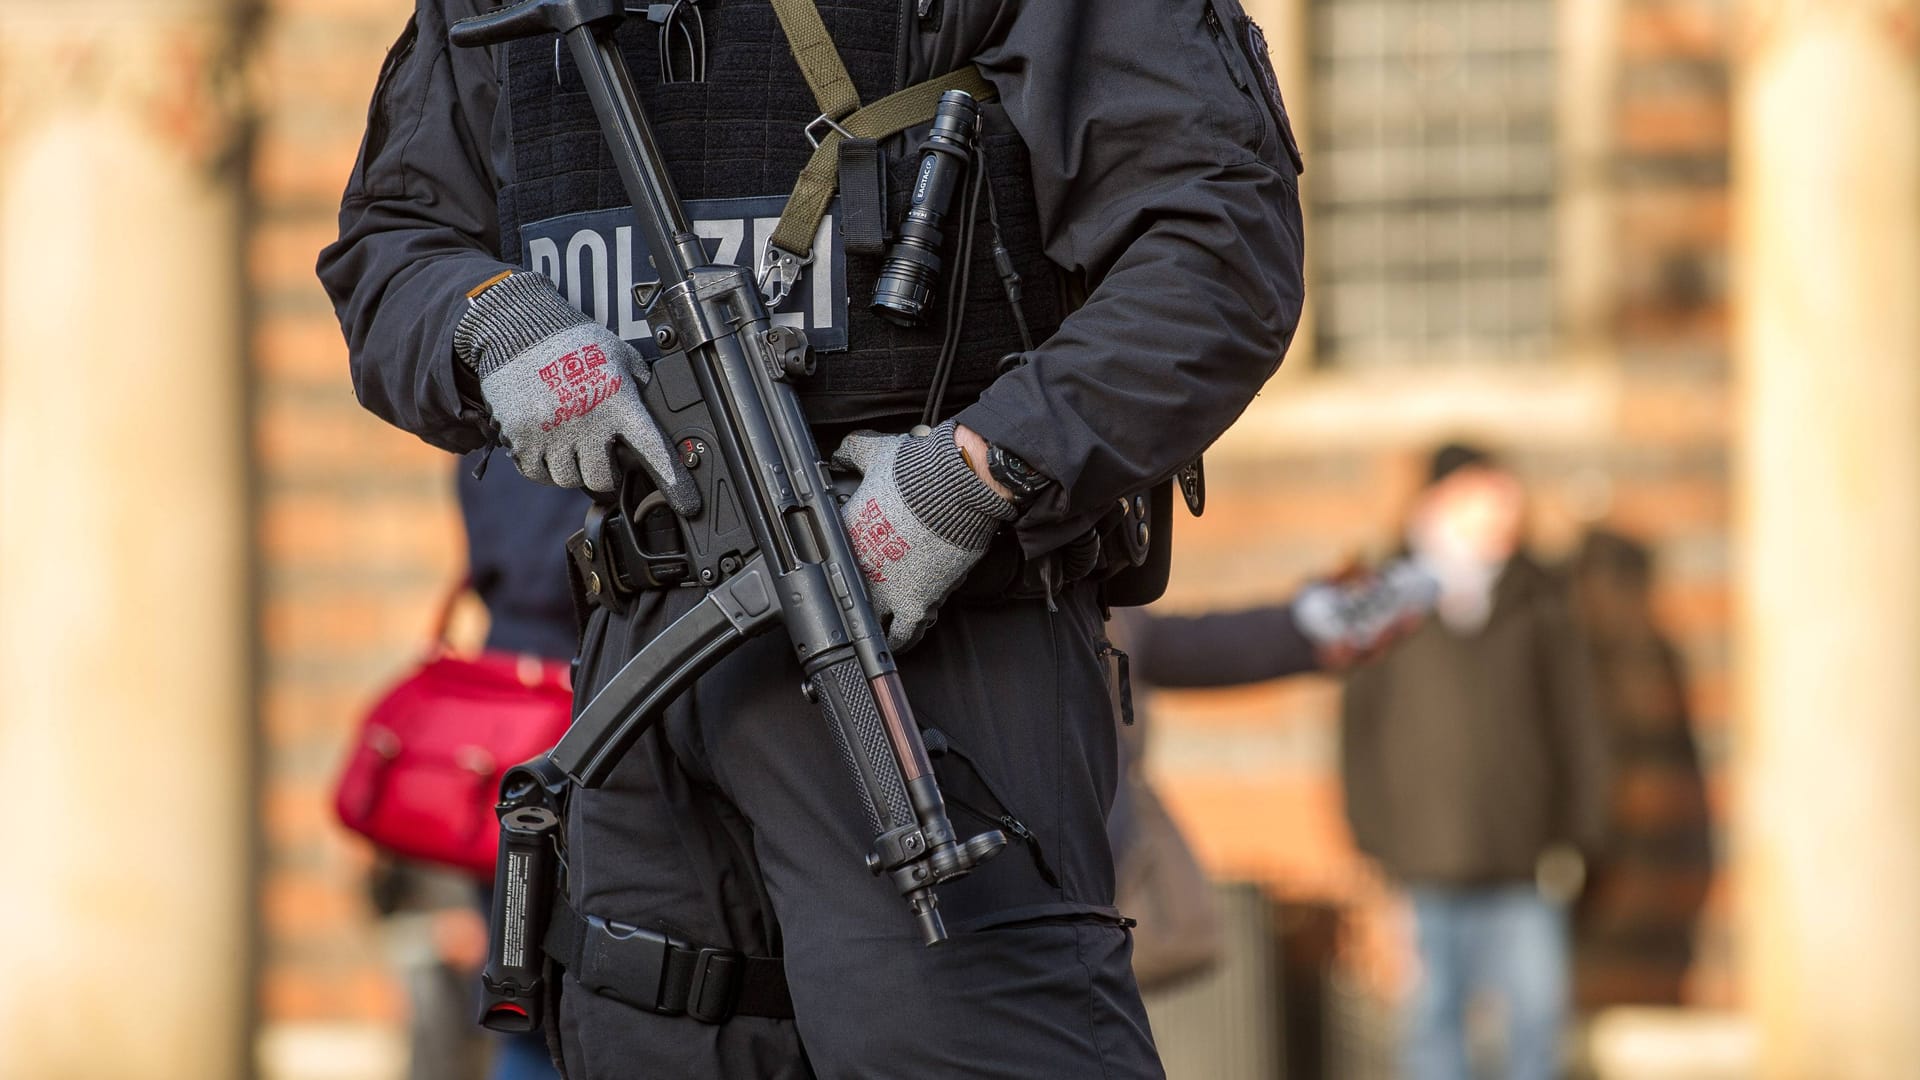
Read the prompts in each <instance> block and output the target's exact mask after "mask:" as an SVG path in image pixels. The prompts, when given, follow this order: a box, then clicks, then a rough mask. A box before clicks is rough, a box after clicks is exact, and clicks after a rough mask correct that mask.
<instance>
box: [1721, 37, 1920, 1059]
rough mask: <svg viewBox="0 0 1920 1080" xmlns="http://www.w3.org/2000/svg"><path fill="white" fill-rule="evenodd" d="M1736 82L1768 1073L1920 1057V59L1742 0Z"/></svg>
mask: <svg viewBox="0 0 1920 1080" xmlns="http://www.w3.org/2000/svg"><path fill="white" fill-rule="evenodd" d="M1745 14H1746V15H1747V16H1748V17H1749V18H1748V20H1747V25H1746V27H1745V29H1746V30H1747V31H1748V33H1747V34H1746V37H1745V42H1744V47H1743V50H1742V52H1741V55H1740V57H1739V65H1740V66H1739V72H1738V77H1737V83H1736V86H1735V95H1734V96H1735V102H1734V111H1735V117H1734V130H1735V140H1736V143H1735V145H1736V149H1735V160H1734V167H1735V175H1734V190H1735V192H1736V195H1735V207H1736V208H1735V224H1736V231H1737V235H1738V236H1739V238H1740V240H1739V243H1738V248H1737V251H1736V263H1735V265H1736V267H1737V276H1738V285H1737V296H1738V301H1737V302H1738V312H1737V317H1736V323H1737V326H1736V345H1735V347H1736V350H1737V357H1738V386H1739V390H1738V393H1739V404H1738V410H1739V413H1738V415H1739V423H1738V425H1737V426H1738V428H1739V430H1740V431H1741V432H1742V434H1741V435H1740V437H1739V439H1740V444H1739V449H1740V454H1739V459H1740V464H1739V480H1738V482H1739V511H1738V515H1739V517H1738V522H1737V528H1738V532H1737V537H1738V542H1739V545H1740V548H1739V563H1740V575H1741V577H1740V585H1741V589H1740V595H1741V597H1742V610H1741V612H1740V615H1739V630H1740V636H1739V654H1738V657H1737V664H1736V669H1737V671H1738V672H1739V685H1738V702H1739V705H1738V707H1739V710H1740V715H1741V716H1743V717H1744V726H1743V727H1742V728H1741V729H1740V732H1739V735H1740V758H1739V760H1740V763H1741V770H1740V773H1739V780H1740V796H1739V797H1740V814H1739V828H1738V830H1737V833H1736V838H1735V845H1736V846H1735V850H1734V853H1733V856H1734V866H1735V869H1736V873H1737V875H1738V878H1737V880H1738V882H1739V898H1740V908H1741V918H1742V924H1741V926H1742V933H1741V936H1740V939H1739V940H1740V946H1741V949H1742V956H1741V966H1742V968H1743V971H1744V972H1745V979H1746V990H1747V1005H1748V1006H1749V1008H1750V1009H1751V1010H1752V1012H1753V1014H1754V1016H1755V1018H1756V1020H1757V1021H1758V1023H1759V1025H1760V1030H1761V1046H1760V1054H1759V1057H1760V1060H1761V1062H1762V1063H1763V1066H1762V1070H1761V1074H1762V1075H1764V1076H1771V1077H1781V1078H1789V1077H1790V1078H1793V1080H1821V1078H1827V1077H1834V1078H1846V1080H1852V1078H1856V1077H1857V1078H1868V1077H1887V1078H1893V1077H1907V1076H1911V1075H1913V1069H1914V1063H1915V1062H1916V1061H1920V58H1917V57H1916V17H1915V12H1914V10H1913V8H1912V7H1911V6H1910V3H1909V2H1899V3H1882V2H1878V0H1748V2H1747V5H1746V11H1745Z"/></svg>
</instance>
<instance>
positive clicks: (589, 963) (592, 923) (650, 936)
mask: <svg viewBox="0 0 1920 1080" xmlns="http://www.w3.org/2000/svg"><path fill="white" fill-rule="evenodd" d="M586 922H587V940H586V942H585V945H584V948H582V949H581V964H580V969H581V970H580V971H578V972H576V973H575V974H574V978H576V979H578V980H579V982H580V985H581V986H582V987H584V988H585V989H587V990H590V991H592V992H594V993H596V994H599V995H601V996H603V997H610V998H613V999H614V1000H616V1001H624V1002H626V1003H627V1004H629V1005H632V1006H634V1007H636V1008H640V1009H645V1010H646V1011H648V1012H657V1013H667V1014H668V1015H672V1014H673V1013H677V1012H679V1011H680V1010H678V1009H674V1010H671V1011H670V1010H668V1009H666V1008H663V1007H662V1003H661V998H662V996H663V995H662V993H661V991H662V989H663V986H662V984H663V983H664V982H665V980H666V971H667V950H668V949H670V948H673V947H674V945H675V944H676V943H675V942H673V941H672V940H671V939H669V938H668V937H667V936H666V935H665V934H656V933H654V932H653V931H651V930H642V929H640V928H639V927H637V926H622V925H619V924H617V923H611V922H608V921H607V920H606V919H603V918H601V917H599V916H598V915H588V916H586ZM637 988H643V989H637ZM641 998H645V1000H639V999H641Z"/></svg>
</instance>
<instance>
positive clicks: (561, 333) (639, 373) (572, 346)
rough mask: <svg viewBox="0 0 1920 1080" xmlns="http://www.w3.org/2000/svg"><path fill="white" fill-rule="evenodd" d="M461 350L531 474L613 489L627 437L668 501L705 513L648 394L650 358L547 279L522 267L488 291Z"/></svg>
mask: <svg viewBox="0 0 1920 1080" xmlns="http://www.w3.org/2000/svg"><path fill="white" fill-rule="evenodd" d="M453 347H454V352H455V354H456V355H457V356H459V358H460V360H461V362H462V363H464V364H466V365H467V367H468V368H470V369H472V371H473V373H474V374H475V375H477V376H478V377H479V379H480V393H481V396H482V397H484V398H485V399H486V402H487V408H488V410H489V411H491V412H492V413H493V419H494V422H495V423H497V424H499V425H500V434H501V437H502V439H504V440H505V442H506V445H507V449H508V451H509V452H510V453H511V454H512V455H513V462H514V464H515V465H517V466H519V468H520V472H521V474H522V475H524V476H526V477H527V478H528V479H530V480H538V481H540V482H541V483H546V484H553V485H556V486H558V487H585V488H587V489H588V490H590V491H601V492H605V491H612V490H613V489H614V487H615V485H616V483H617V481H618V475H619V474H618V472H617V471H616V469H615V467H614V462H613V441H614V440H615V439H619V440H621V441H623V442H625V443H626V444H627V445H628V446H630V447H632V448H633V450H634V452H635V453H637V454H638V455H639V457H640V459H641V461H642V462H644V463H645V465H646V468H647V472H648V473H649V474H651V475H652V477H653V481H654V484H655V485H656V486H658V487H659V488H660V491H661V492H662V493H663V494H664V495H665V496H666V498H667V503H668V505H670V506H672V507H673V509H674V510H675V511H676V512H678V513H679V514H680V515H681V516H683V517H687V516H692V515H693V514H695V513H697V512H698V511H699V509H700V492H699V489H698V488H696V487H695V486H694V483H693V478H692V477H691V476H689V475H688V474H687V471H686V470H685V469H684V468H682V467H681V465H680V462H679V459H678V458H677V457H676V456H675V455H674V454H673V452H672V451H673V448H672V446H671V445H670V444H669V443H668V442H667V438H666V435H665V434H664V433H663V432H662V431H661V430H660V425H659V424H657V423H655V422H654V419H653V417H652V416H651V415H650V414H648V412H647V408H646V405H645V404H644V403H643V402H642V401H641V399H640V388H641V387H642V386H645V385H646V383H647V380H648V379H649V378H651V377H652V373H651V371H650V369H649V368H648V365H647V363H646V361H645V360H644V359H643V358H642V357H641V356H640V354H639V353H638V352H636V351H635V350H634V348H633V347H632V346H631V345H628V344H627V343H626V342H625V341H622V340H621V339H620V338H619V337H618V336H617V335H615V334H614V333H613V332H612V331H610V330H608V329H607V328H606V327H604V326H601V325H600V324H599V323H596V322H594V321H592V320H591V319H588V318H587V317H586V316H585V315H582V314H581V313H580V312H579V311H578V310H577V309H575V308H574V307H573V306H572V305H571V304H569V303H567V302H566V301H565V300H564V299H562V298H561V296H560V294H559V293H558V292H556V291H555V290H554V288H553V284H552V282H550V281H548V280H547V279H546V278H545V277H544V276H542V275H540V274H535V273H517V274H513V275H511V276H509V277H506V278H503V279H501V280H500V281H498V282H496V283H494V284H492V285H489V286H487V287H486V288H485V289H483V290H481V291H480V292H479V293H478V294H477V295H475V296H474V297H473V303H472V306H471V307H470V308H468V310H467V313H466V314H465V315H463V316H461V318H460V322H459V325H457V326H456V327H455V328H454V333H453Z"/></svg>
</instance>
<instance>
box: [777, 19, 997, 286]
mask: <svg viewBox="0 0 1920 1080" xmlns="http://www.w3.org/2000/svg"><path fill="white" fill-rule="evenodd" d="M772 3H773V11H774V14H775V15H776V16H778V17H779V19H780V29H781V31H782V32H784V33H785V34H786V37H787V48H788V49H790V50H791V51H792V52H793V59H794V62H795V63H797V64H799V65H800V74H801V75H802V76H804V77H805V78H806V80H807V86H808V87H809V88H811V89H812V90H813V97H814V101H815V102H817V103H818V104H819V106H820V117H819V119H818V120H816V121H814V123H813V124H812V125H809V126H808V129H807V134H808V136H809V137H813V133H814V131H815V129H816V128H818V127H821V126H824V127H826V128H827V130H826V132H825V133H824V134H823V135H820V136H819V137H818V141H817V142H815V144H814V149H813V156H812V157H810V158H808V159H807V164H806V167H805V168H803V169H802V170H800V178H799V179H798V180H796V181H795V182H794V185H793V194H791V195H789V196H788V197H787V205H786V209H785V210H783V211H782V212H781V214H780V224H779V226H778V227H777V228H775V229H774V231H773V236H772V238H771V239H769V240H768V242H767V244H768V250H767V251H766V252H765V253H764V254H763V255H762V259H761V276H762V278H763V280H762V282H761V284H762V286H763V287H765V286H766V285H767V284H768V283H767V282H766V281H765V280H764V279H765V278H766V277H767V276H768V275H769V274H773V273H780V274H782V276H783V277H785V278H786V280H787V282H788V283H789V284H790V283H791V280H792V272H794V271H797V269H798V267H799V266H800V265H801V264H804V263H806V262H808V261H809V260H811V259H812V257H813V236H814V233H815V232H816V231H817V230H818V229H819V228H820V219H821V218H822V217H823V216H825V214H826V212H827V204H828V203H829V202H831V201H833V192H834V189H835V188H836V187H837V186H838V185H839V164H840V143H841V141H842V140H844V139H847V138H856V139H884V138H887V137H888V136H890V135H894V134H897V133H899V132H902V131H905V130H906V129H908V128H910V127H913V126H914V125H916V124H924V123H926V122H927V121H929V120H931V119H933V113H934V110H935V109H936V108H937V107H938V106H939V104H940V95H941V94H944V93H946V92H947V91H949V90H965V91H966V92H967V93H969V94H972V95H973V96H974V98H975V99H976V100H980V101H986V100H988V99H990V98H992V97H994V96H995V93H996V91H995V90H994V88H993V84H992V83H989V82H988V81H987V80H986V79H985V77H983V76H982V75H981V74H980V72H979V70H978V69H977V68H975V67H973V66H972V65H968V66H966V67H963V68H960V69H958V70H955V71H949V72H947V73H946V74H945V75H936V76H935V77H933V78H931V79H928V80H927V81H926V82H922V83H915V84H914V85H912V86H909V87H907V88H906V89H904V90H898V91H895V92H894V93H891V94H888V95H887V96H886V97H883V98H881V99H880V100H879V101H876V102H874V103H872V104H871V105H865V106H862V105H861V104H860V95H859V92H858V91H857V90H855V89H854V85H853V79H852V77H851V76H849V75H848V74H847V67H846V65H845V64H844V63H842V62H841V60H840V50H839V49H837V48H835V47H834V44H833V38H832V37H831V36H830V35H828V33H827V26H826V23H824V22H822V21H821V19H820V10H819V8H817V7H815V6H814V0H772ZM781 291H782V293H783V294H784V288H782V290H781Z"/></svg>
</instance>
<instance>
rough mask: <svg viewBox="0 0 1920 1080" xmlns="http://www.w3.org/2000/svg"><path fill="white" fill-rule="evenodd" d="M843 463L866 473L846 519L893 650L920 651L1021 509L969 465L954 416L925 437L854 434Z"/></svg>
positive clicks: (843, 511) (840, 457) (843, 513)
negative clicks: (943, 608) (953, 596)
mask: <svg viewBox="0 0 1920 1080" xmlns="http://www.w3.org/2000/svg"><path fill="white" fill-rule="evenodd" d="M833 463H834V464H835V465H837V466H839V467H840V468H843V469H854V470H856V471H858V472H859V473H860V486H859V488H858V489H856V490H855V491H854V493H853V498H851V499H849V500H847V504H846V505H845V506H843V507H841V508H840V517H841V520H842V522H844V523H845V525H846V527H847V535H848V536H849V537H850V538H852V540H853V553H854V555H855V556H856V557H857V558H858V559H859V560H860V569H861V570H863V571H865V573H866V576H867V591H868V593H869V594H871V595H872V597H873V609H874V614H876V615H878V616H879V618H880V622H881V624H882V625H883V626H885V627H886V628H887V644H888V645H889V646H891V647H892V648H893V650H894V651H895V652H899V651H900V650H902V649H907V648H910V647H912V646H913V645H914V644H915V643H916V642H918V641H919V640H920V638H921V636H922V635H923V634H925V633H926V632H927V628H928V627H930V626H932V625H933V620H934V615H935V613H936V612H938V610H939V608H940V604H941V601H943V600H945V599H946V598H947V594H948V593H951V592H952V591H953V590H954V589H955V588H956V587H957V586H958V585H959V584H960V582H961V579H963V578H965V577H966V576H967V571H968V570H971V569H973V564H974V563H976V562H979V561H980V556H981V555H982V554H983V553H985V551H986V550H987V541H988V540H991V539H992V538H993V530H994V529H996V528H998V527H999V526H1000V523H1001V522H1004V521H1011V520H1013V514H1014V510H1013V504H1012V503H1010V502H1008V501H1007V500H1005V499H1003V498H1001V497H1000V495H999V494H998V493H997V492H995V491H994V490H993V489H992V488H990V487H988V486H987V485H986V482H985V481H983V480H981V479H980V477H979V476H977V475H975V474H974V471H973V469H972V468H970V467H968V465H967V461H966V459H965V458H964V457H962V456H961V455H960V448H959V447H957V446H955V445H954V443H953V421H951V420H949V421H947V422H946V423H944V424H941V425H940V426H939V427H937V428H934V429H933V434H931V435H928V436H926V437H925V438H914V437H913V436H911V435H882V434H880V433H878V432H874V431H857V432H854V433H853V434H852V435H849V436H847V437H846V439H845V440H844V441H843V442H841V444H840V449H838V450H835V451H834V453H833Z"/></svg>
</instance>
